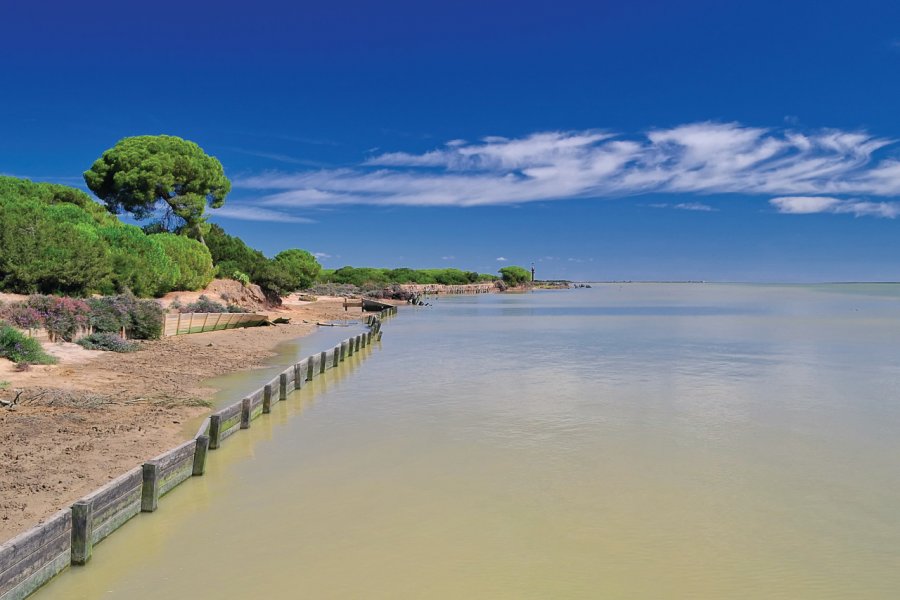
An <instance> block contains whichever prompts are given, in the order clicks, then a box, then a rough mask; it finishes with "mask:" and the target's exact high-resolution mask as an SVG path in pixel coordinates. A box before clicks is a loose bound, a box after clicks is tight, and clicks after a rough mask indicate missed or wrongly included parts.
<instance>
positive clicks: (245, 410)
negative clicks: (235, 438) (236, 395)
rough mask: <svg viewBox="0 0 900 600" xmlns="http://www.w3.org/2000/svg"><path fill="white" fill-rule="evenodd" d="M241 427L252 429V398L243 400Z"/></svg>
mask: <svg viewBox="0 0 900 600" xmlns="http://www.w3.org/2000/svg"><path fill="white" fill-rule="evenodd" d="M241 429H250V398H244V399H242V400H241Z"/></svg>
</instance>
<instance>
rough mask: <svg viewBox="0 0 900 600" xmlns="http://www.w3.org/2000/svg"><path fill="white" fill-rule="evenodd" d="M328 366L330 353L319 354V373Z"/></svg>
mask: <svg viewBox="0 0 900 600" xmlns="http://www.w3.org/2000/svg"><path fill="white" fill-rule="evenodd" d="M326 368H328V353H327V352H323V353H322V354H321V355H320V356H319V375H321V374H322V373H324V372H325V369H326Z"/></svg>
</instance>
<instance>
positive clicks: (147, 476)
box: [141, 461, 159, 512]
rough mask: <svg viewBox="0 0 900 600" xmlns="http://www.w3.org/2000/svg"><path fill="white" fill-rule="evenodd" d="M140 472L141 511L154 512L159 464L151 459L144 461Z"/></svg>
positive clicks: (156, 499) (156, 500)
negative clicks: (142, 481)
mask: <svg viewBox="0 0 900 600" xmlns="http://www.w3.org/2000/svg"><path fill="white" fill-rule="evenodd" d="M142 472H143V476H144V483H143V485H142V486H141V512H154V511H155V510H156V507H157V504H158V503H159V465H158V464H157V463H155V462H153V461H150V462H145V463H144V465H143V467H142Z"/></svg>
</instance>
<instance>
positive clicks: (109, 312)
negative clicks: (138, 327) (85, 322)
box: [87, 295, 134, 333]
mask: <svg viewBox="0 0 900 600" xmlns="http://www.w3.org/2000/svg"><path fill="white" fill-rule="evenodd" d="M133 302H134V297H132V296H126V295H122V296H103V297H102V298H88V300H87V303H88V306H89V307H90V311H91V312H90V326H91V327H92V328H93V329H94V331H95V332H112V333H119V332H120V331H122V330H123V329H126V328H128V326H129V325H130V324H131V313H130V311H131V307H132V304H133Z"/></svg>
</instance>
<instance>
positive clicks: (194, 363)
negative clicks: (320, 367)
mask: <svg viewBox="0 0 900 600" xmlns="http://www.w3.org/2000/svg"><path fill="white" fill-rule="evenodd" d="M185 295H186V294H185ZM342 303H343V300H342V299H341V298H320V299H319V300H318V301H317V302H303V301H300V300H298V299H297V298H296V296H295V297H292V298H287V299H286V300H285V304H284V306H283V307H282V308H280V309H279V310H276V311H269V312H268V314H269V315H270V316H271V317H272V318H274V317H287V318H290V319H291V323H290V324H288V325H277V326H274V327H258V328H250V329H234V330H229V331H215V332H209V333H199V334H193V335H185V336H177V337H170V338H166V339H163V340H159V341H150V342H142V346H143V348H142V349H141V350H140V351H138V352H134V353H130V354H116V353H112V352H97V351H89V350H84V349H83V348H81V347H80V346H78V345H76V344H68V343H61V344H50V343H46V342H45V344H44V345H45V349H46V350H48V351H49V352H50V353H52V354H54V355H56V356H57V357H58V358H59V364H57V365H52V366H34V367H32V368H31V370H30V371H27V372H17V371H16V370H15V366H14V365H13V364H12V363H10V362H9V361H7V360H5V359H0V381H5V382H8V385H7V386H6V389H3V390H0V398H3V399H6V400H11V399H12V398H13V397H15V395H16V394H17V393H18V392H19V391H21V392H22V393H21V395H20V396H19V402H18V404H17V405H16V406H15V407H14V409H12V410H11V409H8V408H0V543H2V542H3V541H5V540H7V539H9V538H11V537H13V536H15V535H16V534H18V533H20V532H22V531H24V530H26V529H28V528H30V527H32V526H33V525H35V524H37V523H38V522H40V520H41V519H44V518H46V517H48V516H50V515H51V514H53V513H54V512H56V511H57V510H59V509H60V508H63V507H64V506H66V505H67V504H70V503H71V502H73V501H75V500H77V499H78V498H80V497H82V496H84V495H86V494H88V493H89V492H91V491H93V490H94V489H96V488H97V487H99V486H100V485H102V484H104V483H106V482H107V481H109V480H110V479H113V478H115V477H117V476H119V475H121V474H122V473H124V472H125V471H127V470H128V469H131V468H133V467H135V466H137V465H139V464H140V463H142V462H143V461H144V460H147V459H149V458H152V457H153V456H156V455H157V454H160V453H161V452H163V451H165V450H167V449H169V448H171V447H173V446H175V445H177V444H178V443H180V442H181V441H184V440H183V439H182V438H183V437H184V433H183V425H182V424H183V423H184V422H185V421H186V420H188V419H191V418H193V417H196V416H199V415H201V414H204V413H205V412H208V410H209V409H208V408H207V407H206V404H207V402H208V400H209V398H211V396H212V395H213V393H214V392H215V391H216V390H214V389H212V388H209V387H205V386H203V384H202V382H203V381H204V380H206V379H208V378H210V377H214V376H216V375H222V374H224V373H229V372H234V371H239V370H246V369H249V368H253V367H258V366H261V361H262V360H263V359H265V358H266V357H268V356H272V355H273V354H274V352H273V350H274V348H275V347H276V346H277V345H278V344H279V343H281V342H283V341H286V340H289V339H294V338H297V337H300V336H303V335H306V334H308V333H310V332H312V331H313V330H315V329H316V327H317V325H316V323H317V322H326V321H331V320H346V319H358V318H359V317H360V314H361V312H360V309H359V308H355V309H354V308H351V309H350V310H349V311H344V308H343V306H342Z"/></svg>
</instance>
